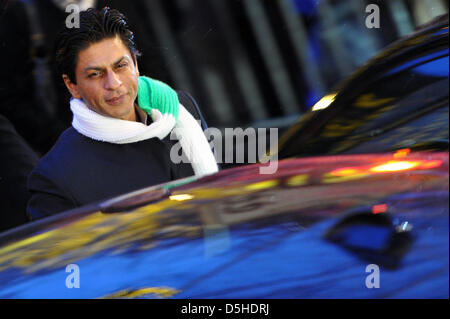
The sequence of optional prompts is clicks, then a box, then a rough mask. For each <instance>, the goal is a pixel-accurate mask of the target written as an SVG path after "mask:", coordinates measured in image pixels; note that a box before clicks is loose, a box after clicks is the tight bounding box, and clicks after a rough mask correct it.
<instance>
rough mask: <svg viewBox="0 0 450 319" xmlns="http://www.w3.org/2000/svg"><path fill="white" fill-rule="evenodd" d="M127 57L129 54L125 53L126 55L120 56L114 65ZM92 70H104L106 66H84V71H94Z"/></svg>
mask: <svg viewBox="0 0 450 319" xmlns="http://www.w3.org/2000/svg"><path fill="white" fill-rule="evenodd" d="M126 58H127V56H126V55H124V56H122V57H120V58H119V59H118V60H117V61H116V62H114V63H113V64H112V65H117V64H119V63H120V62H121V61H122V60H123V59H126ZM92 70H95V71H102V70H104V67H101V66H87V67H85V68H84V72H87V71H92Z"/></svg>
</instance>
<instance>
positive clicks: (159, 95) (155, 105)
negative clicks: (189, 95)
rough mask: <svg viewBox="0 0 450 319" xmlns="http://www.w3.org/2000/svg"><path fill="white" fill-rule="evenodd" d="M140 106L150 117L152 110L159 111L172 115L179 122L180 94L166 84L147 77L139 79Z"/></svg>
mask: <svg viewBox="0 0 450 319" xmlns="http://www.w3.org/2000/svg"><path fill="white" fill-rule="evenodd" d="M138 104H139V107H140V108H141V109H143V110H144V111H145V112H146V113H147V114H149V115H150V116H151V115H152V112H151V111H152V109H157V110H158V111H160V112H161V113H162V114H163V115H164V114H172V115H173V117H174V118H175V122H176V121H178V112H179V109H178V108H179V106H178V105H179V101H178V94H177V92H175V90H173V89H172V88H171V87H170V86H168V85H167V84H166V83H164V82H161V81H158V80H155V79H151V78H149V77H146V76H140V77H139V78H138Z"/></svg>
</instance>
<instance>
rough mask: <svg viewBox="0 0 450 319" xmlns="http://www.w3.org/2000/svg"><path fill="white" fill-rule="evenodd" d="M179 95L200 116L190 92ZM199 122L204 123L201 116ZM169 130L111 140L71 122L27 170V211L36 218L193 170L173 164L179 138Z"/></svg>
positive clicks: (160, 181)
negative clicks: (84, 131) (163, 135)
mask: <svg viewBox="0 0 450 319" xmlns="http://www.w3.org/2000/svg"><path fill="white" fill-rule="evenodd" d="M178 97H179V100H180V103H181V104H183V106H185V108H186V109H187V110H188V111H189V112H190V113H191V114H192V115H193V116H194V118H196V119H198V120H200V119H202V116H201V113H200V110H199V108H198V106H197V105H196V103H195V101H194V99H193V98H192V97H190V95H188V94H186V93H185V92H182V91H180V92H178ZM148 118H149V119H150V117H148ZM147 124H150V123H147ZM202 126H203V128H204V129H205V128H206V123H204V121H202ZM169 136H170V134H169ZM169 136H167V137H166V138H165V139H163V140H159V139H158V138H152V139H148V140H144V141H140V142H136V143H130V144H112V143H107V142H99V141H95V140H92V139H90V138H88V137H85V136H83V135H81V134H80V133H78V132H77V131H76V130H75V129H74V128H73V127H71V128H69V129H67V130H66V131H65V132H64V133H63V134H62V135H61V136H60V137H59V139H58V141H57V142H56V144H55V146H53V148H52V149H51V150H50V152H49V153H47V154H46V155H45V156H44V157H43V158H42V159H41V160H40V162H39V164H38V165H37V167H36V168H35V169H34V170H33V172H32V173H31V174H30V177H29V179H28V190H29V191H30V193H31V194H32V196H31V199H30V200H29V202H28V207H27V213H28V215H29V216H30V217H31V218H32V219H33V220H34V219H38V218H42V217H45V216H50V215H54V214H57V213H60V212H63V211H66V210H69V209H73V208H76V207H79V206H83V205H86V204H89V203H93V202H96V201H100V200H105V199H108V198H111V197H114V196H117V195H121V194H124V193H128V192H131V191H135V190H138V189H141V188H144V187H148V186H152V185H156V184H160V183H165V182H169V181H172V180H176V179H180V178H184V177H188V176H193V175H194V171H193V169H192V166H191V164H189V163H180V164H173V163H172V161H171V160H170V149H171V147H172V146H173V145H174V144H175V143H177V141H173V140H170V138H169Z"/></svg>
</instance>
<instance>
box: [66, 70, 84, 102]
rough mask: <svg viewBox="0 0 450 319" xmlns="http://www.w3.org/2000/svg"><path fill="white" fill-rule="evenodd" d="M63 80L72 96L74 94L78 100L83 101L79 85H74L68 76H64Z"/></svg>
mask: <svg viewBox="0 0 450 319" xmlns="http://www.w3.org/2000/svg"><path fill="white" fill-rule="evenodd" d="M62 78H63V80H64V84H65V85H66V88H67V89H68V90H69V92H70V94H72V96H73V97H74V98H76V99H81V94H80V92H79V91H78V87H77V85H76V84H75V83H73V82H72V81H71V80H70V79H69V77H68V76H67V75H66V74H63V75H62Z"/></svg>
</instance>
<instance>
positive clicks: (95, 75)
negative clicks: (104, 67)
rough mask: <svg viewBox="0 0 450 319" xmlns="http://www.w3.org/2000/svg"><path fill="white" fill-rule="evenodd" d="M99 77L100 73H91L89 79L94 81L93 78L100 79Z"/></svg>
mask: <svg viewBox="0 0 450 319" xmlns="http://www.w3.org/2000/svg"><path fill="white" fill-rule="evenodd" d="M99 75H100V72H93V73H89V75H88V78H90V79H92V78H95V77H98V76H99Z"/></svg>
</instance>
